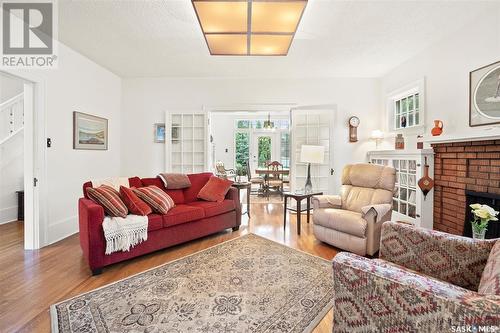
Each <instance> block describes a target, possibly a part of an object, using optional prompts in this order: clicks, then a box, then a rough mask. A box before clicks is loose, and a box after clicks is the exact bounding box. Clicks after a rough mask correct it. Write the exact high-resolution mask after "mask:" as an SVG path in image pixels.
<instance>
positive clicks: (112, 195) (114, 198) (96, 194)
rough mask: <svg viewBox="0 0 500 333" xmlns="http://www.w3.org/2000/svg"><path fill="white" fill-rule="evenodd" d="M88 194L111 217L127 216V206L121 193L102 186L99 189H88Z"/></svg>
mask: <svg viewBox="0 0 500 333" xmlns="http://www.w3.org/2000/svg"><path fill="white" fill-rule="evenodd" d="M87 194H88V196H89V198H90V199H92V200H93V201H94V202H96V203H98V204H99V205H101V206H102V207H103V208H104V211H105V212H106V214H108V215H109V216H118V217H126V216H127V214H128V208H127V206H126V205H125V204H124V203H123V201H122V199H121V198H120V193H118V191H116V190H115V189H114V188H112V187H111V186H108V185H101V186H99V187H97V188H93V187H87Z"/></svg>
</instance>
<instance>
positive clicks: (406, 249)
mask: <svg viewBox="0 0 500 333" xmlns="http://www.w3.org/2000/svg"><path fill="white" fill-rule="evenodd" d="M495 242H496V244H495ZM492 249H493V250H492ZM485 267H486V268H485ZM483 271H484V273H483ZM333 279H334V290H335V292H334V323H333V332H462V331H461V330H462V329H467V327H468V328H469V329H470V330H472V332H475V331H477V332H483V331H484V330H483V331H481V330H480V329H481V327H487V329H490V331H489V332H498V331H499V330H500V296H499V295H500V241H496V240H473V239H471V238H465V237H460V236H454V235H450V234H447V233H443V232H438V231H432V230H428V229H422V228H415V227H413V226H411V225H407V224H403V223H396V222H385V223H384V224H383V225H382V236H381V241H380V259H367V258H364V257H360V256H357V255H355V254H352V253H347V252H343V253H339V254H338V255H337V256H335V258H334V260H333ZM487 284H489V285H488V286H487ZM478 290H479V292H478ZM474 327H475V328H474ZM483 329H484V328H483ZM492 329H493V330H492ZM484 332H486V331H484Z"/></svg>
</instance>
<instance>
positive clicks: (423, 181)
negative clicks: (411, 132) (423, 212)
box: [418, 156, 434, 200]
mask: <svg viewBox="0 0 500 333" xmlns="http://www.w3.org/2000/svg"><path fill="white" fill-rule="evenodd" d="M418 187H420V190H422V194H423V195H424V200H425V198H426V197H427V194H428V193H429V192H430V191H431V190H432V188H433V187H434V180H433V179H432V178H431V177H429V165H428V164H427V156H426V157H425V158H424V176H423V177H422V178H420V180H419V181H418Z"/></svg>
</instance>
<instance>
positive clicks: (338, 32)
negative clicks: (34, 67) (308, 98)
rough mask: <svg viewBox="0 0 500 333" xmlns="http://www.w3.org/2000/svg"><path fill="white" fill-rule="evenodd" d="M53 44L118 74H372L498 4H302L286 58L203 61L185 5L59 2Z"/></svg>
mask: <svg viewBox="0 0 500 333" xmlns="http://www.w3.org/2000/svg"><path fill="white" fill-rule="evenodd" d="M58 6H59V39H60V40H61V41H62V42H63V43H65V44H66V45H68V46H70V47H71V48H73V49H75V50H76V51H78V52H80V53H82V54H83V55H85V56H87V57H89V58H90V59H92V60H94V61H95V62H97V63H99V64H101V65H103V66H104V67H106V68H108V69H110V70H111V71H113V72H114V73H116V74H118V75H120V76H122V77H159V76H175V77H378V76H381V75H383V74H385V73H386V72H387V71H389V70H390V69H392V68H394V67H395V66H397V65H399V64H400V63H402V62H404V61H405V60H407V59H409V58H411V57H412V56H414V55H416V54H417V53H418V52H419V51H422V50H424V49H425V48H426V47H428V46H430V45H431V44H433V43H436V42H438V41H439V40H440V39H442V38H444V37H445V36H447V35H449V34H451V33H452V32H454V31H456V30H458V29H459V28H461V27H462V26H464V25H465V24H466V23H468V22H470V21H471V20H473V19H475V18H477V17H478V16H479V15H481V14H482V13H485V12H486V11H489V10H498V2H494V1H493V2H491V1H490V2H480V1H404V0H403V1H333V0H332V1H328V0H309V4H308V5H307V8H306V10H305V13H304V16H303V18H302V22H301V24H300V26H299V29H298V32H297V34H296V36H295V41H294V42H293V44H292V47H291V48H290V52H289V54H288V56H286V57H228V56H210V55H209V53H208V49H207V46H206V44H205V40H204V39H203V35H202V33H201V30H200V27H199V24H198V21H197V19H196V15H195V13H194V10H193V7H192V5H191V1H190V0H161V1H157V0H155V1H145V0H140V1H139V0H135V1H132V0H125V1H124V0H121V1H120V0H107V1H104V0H97V1H96V0H77V1H69V0H60V1H59V5H58Z"/></svg>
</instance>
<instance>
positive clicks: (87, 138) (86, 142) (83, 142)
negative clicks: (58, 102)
mask: <svg viewBox="0 0 500 333" xmlns="http://www.w3.org/2000/svg"><path fill="white" fill-rule="evenodd" d="M73 149H87V150H107V149H108V120H107V119H105V118H101V117H96V116H93V115H90V114H86V113H81V112H76V111H75V112H73Z"/></svg>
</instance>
